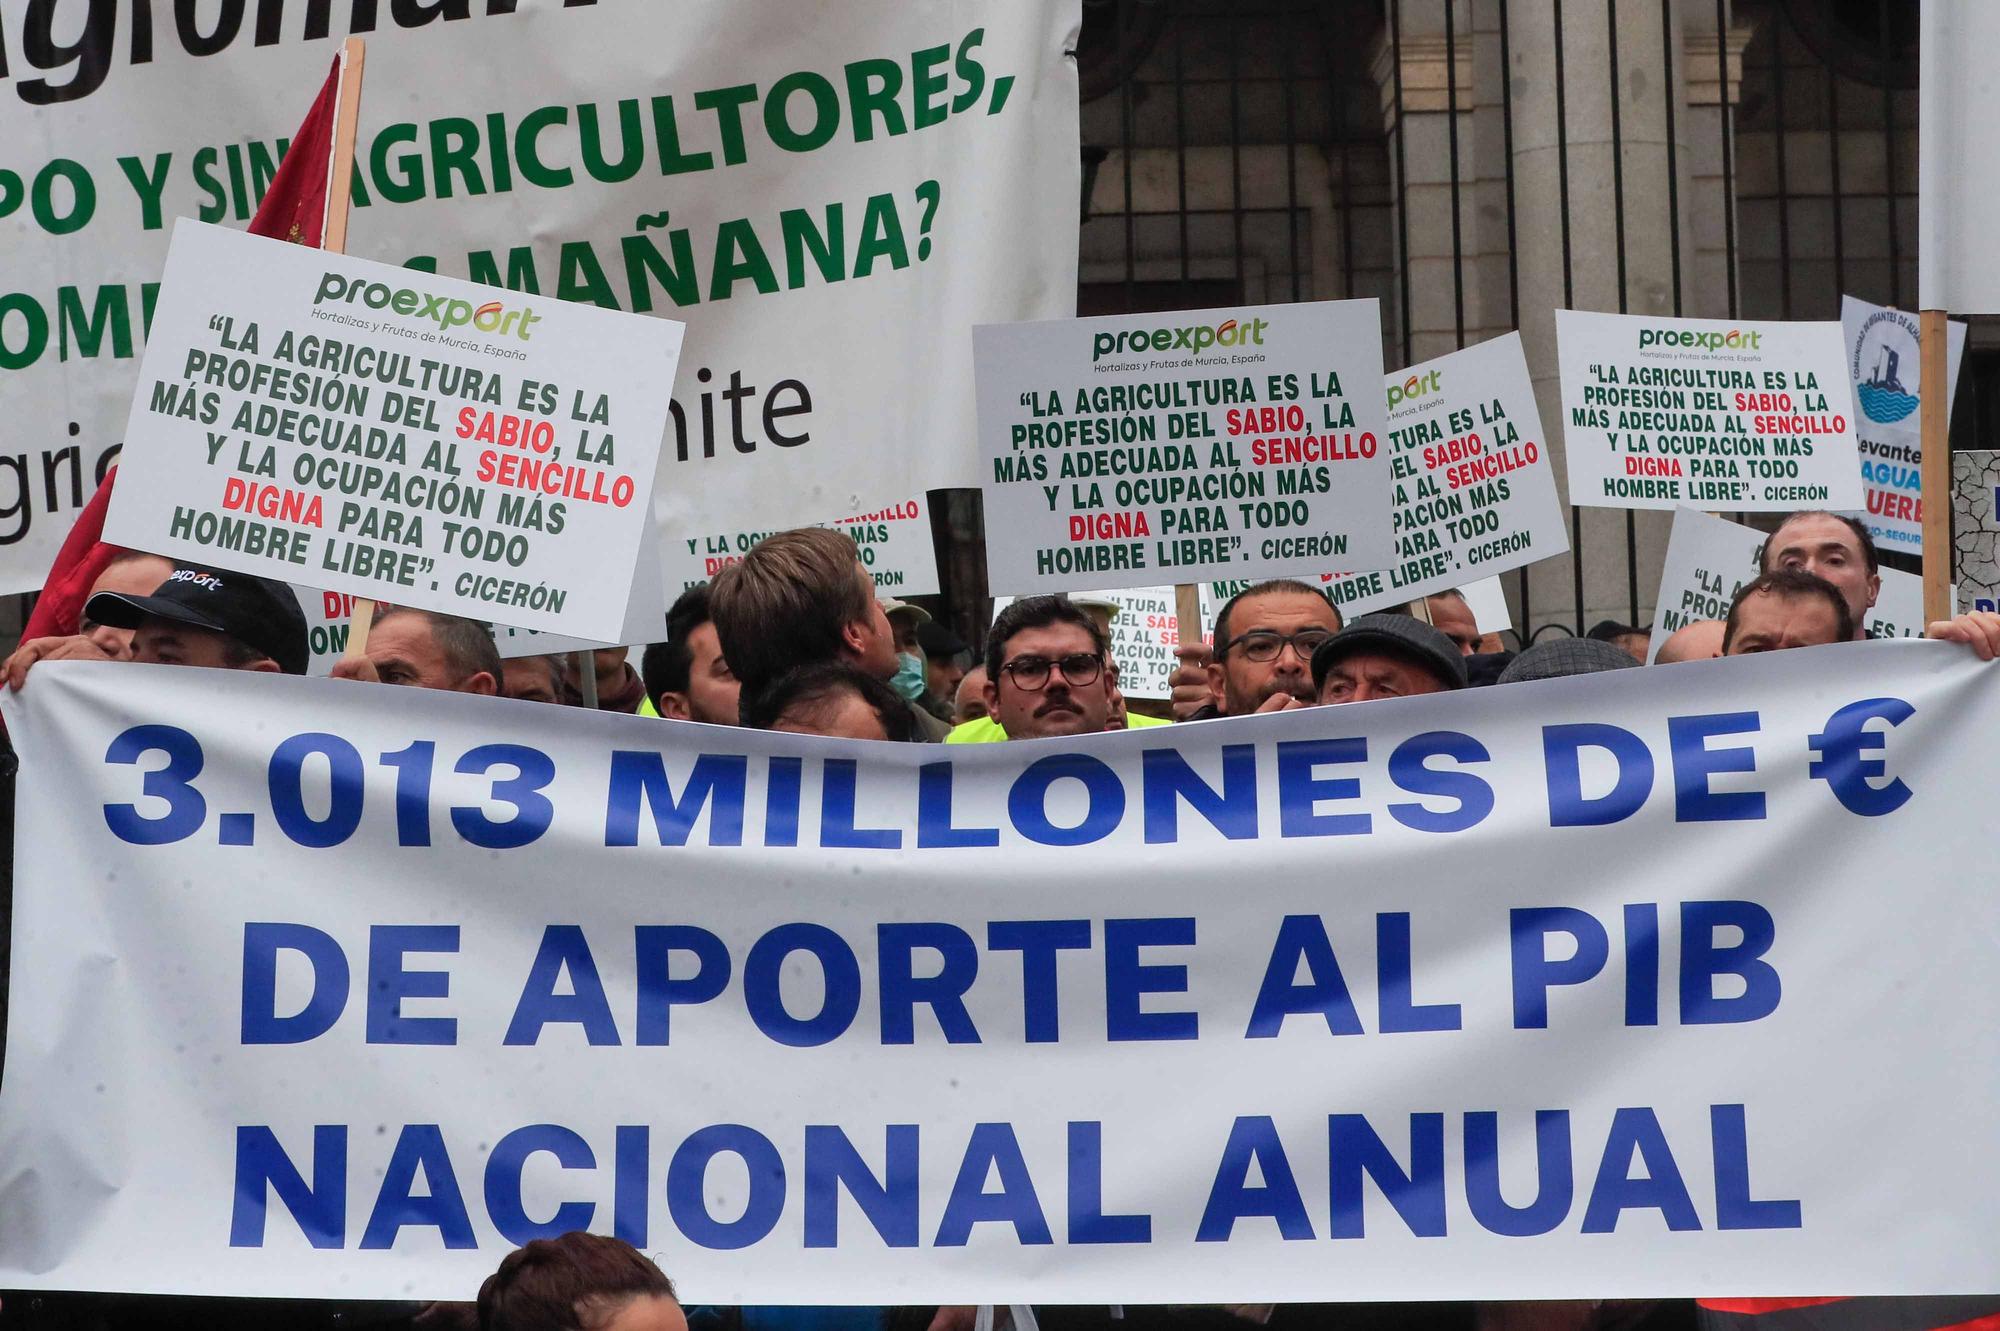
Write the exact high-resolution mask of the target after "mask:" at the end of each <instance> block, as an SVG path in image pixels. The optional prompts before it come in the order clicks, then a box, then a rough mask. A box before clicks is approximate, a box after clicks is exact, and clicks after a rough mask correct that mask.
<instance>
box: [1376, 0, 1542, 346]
mask: <svg viewBox="0 0 2000 1331" xmlns="http://www.w3.org/2000/svg"><path fill="white" fill-rule="evenodd" d="M1473 10H1474V5H1473V4H1472V0H1401V3H1399V4H1398V5H1396V6H1394V7H1393V9H1392V14H1393V16H1394V17H1395V18H1396V19H1398V20H1399V25H1398V27H1397V29H1396V30H1395V31H1394V32H1392V31H1390V29H1389V28H1388V26H1387V25H1386V24H1385V25H1384V29H1383V32H1382V35H1381V37H1380V39H1379V40H1378V41H1377V43H1376V46H1375V52H1374V57H1373V59H1372V61H1371V72H1372V73H1373V75H1374V78H1375V84H1376V88H1377V90H1378V92H1379V94H1380V97H1381V106H1382V130H1383V133H1384V135H1385V136H1386V137H1387V142H1388V148H1389V171H1390V178H1391V187H1392V197H1393V199H1394V200H1395V211H1394V212H1393V213H1392V219H1394V220H1392V226H1395V227H1396V228H1397V231H1398V234H1399V237H1400V240H1401V243H1402V244H1404V245H1406V246H1407V250H1406V252H1403V253H1399V254H1398V255H1397V262H1398V264H1399V265H1400V266H1401V267H1402V268H1403V269H1404V270H1405V271H1407V273H1408V274H1409V308H1408V309H1402V308H1400V305H1401V302H1400V299H1398V300H1396V301H1391V302H1387V303H1385V305H1384V307H1383V312H1382V313H1383V324H1384V334H1385V340H1386V341H1387V343H1388V348H1387V350H1388V363H1389V365H1390V367H1391V368H1392V369H1393V368H1400V366H1401V365H1402V364H1403V363H1404V357H1403V356H1402V346H1403V340H1402V329H1403V321H1404V320H1407V321H1408V323H1409V328H1410V339H1409V343H1410V353H1409V356H1408V360H1409V361H1410V362H1416V361H1424V360H1429V359H1430V358H1432V357H1433V356H1441V355H1443V354H1444V353H1445V352H1448V351H1455V350H1457V348H1458V346H1459V322H1460V303H1461V299H1462V301H1463V319H1464V328H1465V341H1466V342H1467V343H1471V342H1476V341H1479V340H1480V338H1481V337H1484V336H1491V334H1492V332H1494V331H1504V328H1505V320H1506V317H1507V313H1508V311H1507V308H1506V306H1505V304H1504V298H1505V294H1506V293H1505V290H1504V288H1503V290H1502V291H1501V293H1500V294H1501V296H1502V300H1503V303H1502V304H1501V305H1500V307H1499V308H1498V310H1494V309H1491V308H1489V306H1490V305H1491V300H1490V296H1491V294H1492V293H1491V291H1490V289H1489V287H1488V286H1487V285H1486V284H1483V283H1481V281H1480V280H1479V277H1480V262H1479V255H1480V248H1481V235H1480V221H1481V216H1482V209H1481V207H1480V203H1481V200H1482V198H1484V197H1486V196H1487V195H1490V193H1491V190H1490V186H1491V184H1492V183H1493V182H1492V181H1491V180H1487V181H1484V182H1482V179H1481V173H1480V170H1479V163H1478V161H1477V153H1476V148H1477V142H1478V141H1477V138H1476V135H1475V128H1476V124H1475V122H1476V114H1475V107H1476V105H1477V100H1478V89H1477V87H1476V86H1475V81H1474V75H1475V70H1476V68H1477V62H1476V61H1475V59H1474V55H1475V52H1476V50H1477V49H1478V45H1479V41H1478V33H1477V31H1476V30H1475V25H1474V14H1473ZM1447 13H1448V14H1449V16H1450V21H1449V23H1447V21H1446V16H1447ZM1399 76H1400V77H1399ZM1454 132H1455V133H1456V135H1457V139H1456V147H1457V153H1456V162H1457V172H1456V184H1457V188H1456V192H1454V189H1453V181H1454V173H1453V161H1454V154H1453V151H1452V149H1453V134H1454ZM1399 141H1400V154H1399ZM1399 156H1400V160H1399ZM1488 165H1489V167H1490V165H1491V164H1490V163H1489V164H1488ZM1399 172H1400V174H1398V173H1399ZM1489 174H1490V171H1489ZM1503 188H1504V182H1503ZM1454 208H1456V220H1457V224H1458V231H1457V237H1456V243H1454V236H1453V220H1454ZM1496 321H1497V324H1498V327H1497V328H1496Z"/></svg>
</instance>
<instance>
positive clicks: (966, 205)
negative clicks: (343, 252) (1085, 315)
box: [0, 0, 1081, 592]
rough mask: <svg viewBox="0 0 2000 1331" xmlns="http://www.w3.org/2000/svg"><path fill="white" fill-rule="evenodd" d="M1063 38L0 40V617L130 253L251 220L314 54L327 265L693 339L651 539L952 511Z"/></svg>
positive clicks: (87, 397)
mask: <svg viewBox="0 0 2000 1331" xmlns="http://www.w3.org/2000/svg"><path fill="white" fill-rule="evenodd" d="M155 9H157V10H158V11H159V16H158V17H157V18H154V19H152V20H151V21H142V19H144V18H145V17H146V16H147V15H150V14H151V12H152V10H155ZM169 9H171V10H173V11H174V12H173V13H172V14H171V15H169V14H168V12H167V11H168V10H169ZM197 10H199V13H198V14H197ZM1080 22H1081V14H1080V5H1079V4H1078V0H1004V2H1003V0H964V2H963V3H954V4H951V5H909V4H904V3H900V2H898V0H860V2H856V3H848V4H842V5H838V6H825V5H819V6H801V5H800V4H799V3H797V0H680V2H679V3H675V4H650V3H644V0H622V2H620V3H612V2H611V0H602V2H600V3H593V4H578V3H558V0H518V3H515V2H514V0H485V2H484V3H479V4H474V3H470V2H469V0H455V2H454V3H450V4H441V3H422V4H416V3H403V0H397V3H395V4H393V5H389V4H378V3H377V2H376V0H339V2H338V3H331V4H329V3H322V2H321V0H313V2H312V3H303V0H300V2H296V3H291V4H286V3H283V2H282V0H259V3H258V4H256V5H252V6H246V5H243V4H240V3H235V0H231V3H228V4H219V5H206V6H194V5H187V4H183V5H178V6H167V5H161V4H158V3H154V4H152V5H150V6H147V7H142V8H139V9H136V10H135V9H134V7H132V6H127V5H113V4H83V5H79V4H40V3H37V4H27V5H22V4H14V3H8V4H5V5H0V53H4V54H5V59H0V107H4V109H0V125H4V126H5V127H6V133H5V136H4V137H5V140H6V143H7V148H6V154H7V157H6V160H5V162H4V163H0V170H4V174H3V175H0V182H3V183H4V186H5V187H4V188H0V274H4V277H0V375H5V376H6V378H7V387H8V422H9V431H8V441H7V443H6V445H5V446H4V447H0V592H8V591H24V590H29V589H32V588H35V587H39V586H40V585H41V582H42V579H43V576H44V575H45V574H46V573H47V571H48V567H49V563H50V560H51V559H52V558H53V557H54V554H55V551H56V548H57V546H58V545H59V544H60V543H61V540H62V536H63V534H64V532H65V530H66V529H67V528H68V526H69V523H70V521H71V520H72V518H73V517H74V515H75V512H76V510H77V509H79V508H80V507H81V506H82V505H83V503H84V501H85V500H87V499H88V498H89V496H90V493H91V490H92V488H93V486H94V476H93V473H94V472H101V471H102V469H103V467H104V465H105V464H106V461H107V458H108V457H110V456H115V450H116V448H117V445H118V442H119V439H120V438H121V431H122V430H123V428H124V425H125V419H126V414H125V413H126V407H127V404H128V403H129V402H130V400H131V395H132V371H133V363H132V361H131V357H132V356H133V355H134V354H135V351H136V350H137V348H138V346H139V344H140V343H141V341H142V340H143V337H144V330H145V324H146V322H147V316H148V314H149V313H150V310H151V302H152V293H153V290H154V288H155V285H156V284H157V283H158V281H159V277H160V266H161V264H162V262H163V260H164V259H165V256H166V230H165V228H166V227H167V226H168V225H169V224H170V223H171V222H172V220H173V219H174V218H175V217H177V216H183V215H189V216H195V215H198V216H199V217H201V219H202V220H204V221H211V222H225V223H229V224H234V225H239V226H240V225H241V224H242V223H243V222H244V221H246V220H247V219H248V218H249V217H250V215H251V213H252V212H253V210H254V209H255V206H256V203H257V200H258V198H259V196H260V195H261V193H262V191H263V189H264V187H265V186H266V184H268V182H269V181H270V179H271V176H272V174H273V172H275V170H276V169H277V163H278V159H279V156H280V154H281V152H282V151H283V149H284V146H285V143H286V139H287V137H288V136H290V135H291V134H292V133H293V132H294V131H295V129H296V128H297V126H298V124H299V121H300V118H301V116H303V115H304V113H305V111H306V109H307V104H308V102H309V101H310V99H311V94H312V90H313V89H315V88H317V87H319V86H320V83H321V81H322V80H323V79H324V78H325V77H326V73H327V67H328V64H329V62H330V61H331V60H332V58H333V55H334V53H335V51H336V49H337V48H338V46H339V44H340V41H341V38H342V37H343V36H344V35H346V33H347V32H348V31H350V30H351V31H353V32H356V33H360V34H364V35H365V36H366V38H367V41H368V73H367V82H366V92H365V95H364V97H363V99H362V104H361V118H360V135H361V137H360V143H359V145H358V150H357V152H356V157H355V187H354V212H353V215H352V221H351V229H350V232H349V236H348V247H349V251H350V252H351V253H354V254H359V255H364V256H367V257H369V258H374V259H381V260H386V261H389V262H393V263H398V264H409V265H411V266H415V267H431V268H434V269H435V270H436V271H437V272H440V273H445V274H450V275H452V276H457V277H467V278H470V279H472V280H474V281H479V282H488V283H492V284H495V285H502V286H507V287H510V288H513V289H514V290H516V291H519V292H523V293H529V294H539V295H541V296H542V297H543V298H545V299H549V298H553V299H561V300H573V301H584V302H589V303H594V304H600V305H605V306H609V307H613V308H617V309H623V310H629V311H633V312H635V313H646V314H656V315H666V316H667V317H669V318H674V319H680V320H684V321H686V322H687V323H688V324H689V326H690V327H691V328H692V329H693V337H694V340H693V342H692V343H691V346H692V347H693V348H694V349H695V351H696V352H698V354H691V355H690V356H689V358H688V359H687V360H686V362H685V363H684V364H683V365H682V367H681V373H680V375H679V377H678V380H677V381H676V382H675V383H674V400H675V408H674V413H673V420H672V427H671V430H670V431H669V437H668V439H667V443H666V448H665V454H664V456H663V459H662V463H661V466H660V472H659V485H658V491H659V497H660V504H661V516H662V517H663V518H664V519H665V520H666V527H665V529H664V532H663V534H664V535H665V536H667V537H668V538H669V539H672V538H674V537H676V536H678V535H681V534H682V529H683V528H687V529H689V530H700V531H707V530H712V529H717V528H718V526H719V525H728V524H739V525H745V526H758V527H767V528H777V527H786V526H794V525H797V524H799V523H801V522H808V521H820V520H824V519H826V518H827V517H829V516H839V515H843V514H849V513H860V512H865V511H868V510H869V509H871V508H875V507H879V506H881V505H882V504H883V503H884V502H887V501H888V500H889V498H890V497H891V496H897V495H902V494H907V493H911V492H917V493H921V492H923V491H925V490H927V489H931V488H935V487H939V486H953V485H955V486H963V485H972V484H975V483H976V482H975V479H974V477H975V473H976V469H977V466H978V453H977V449H976V446H975V443H974V435H973V428H974V425H973V410H972V348H971V344H970V341H969V339H968V338H967V337H966V336H965V330H967V329H968V328H970V327H971V326H972V325H973V324H975V323H986V322H993V321H996V320H1007V319H1047V318H1057V317H1062V316H1065V315H1069V314H1072V313H1074V312H1075V308H1076V306H1075V300H1076V247H1077V223H1076V216H1077V214H1076V200H1077V182H1078V176H1079V161H1078V157H1077V75H1076V60H1075V56H1074V55H1073V54H1072V53H1073V52H1074V51H1075V49H1076V43H1077V32H1078V28H1079V25H1080ZM17 184H18V187H17ZM493 294H495V295H498V294H499V293H493ZM505 299H506V298H505V297H503V301H504V300H505ZM620 443H621V445H622V444H623V443H624V437H623V436H622V435H621V436H620Z"/></svg>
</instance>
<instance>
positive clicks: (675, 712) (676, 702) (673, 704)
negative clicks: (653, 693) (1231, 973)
mask: <svg viewBox="0 0 2000 1331" xmlns="http://www.w3.org/2000/svg"><path fill="white" fill-rule="evenodd" d="M653 710H655V711H657V712H658V713H659V714H660V715H661V716H664V717H665V718H667V719H668V720H669V721H692V720H694V708H693V707H692V706H691V705H690V704H689V702H688V696H687V695H686V694H685V693H662V694H661V695H660V696H659V697H657V698H655V699H654V700H653Z"/></svg>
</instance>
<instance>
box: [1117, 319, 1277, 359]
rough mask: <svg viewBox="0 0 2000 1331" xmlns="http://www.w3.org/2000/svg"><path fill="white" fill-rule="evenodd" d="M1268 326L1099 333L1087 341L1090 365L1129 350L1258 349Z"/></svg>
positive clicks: (1233, 323) (1227, 324) (1231, 322)
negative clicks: (1089, 342) (1089, 341)
mask: <svg viewBox="0 0 2000 1331" xmlns="http://www.w3.org/2000/svg"><path fill="white" fill-rule="evenodd" d="M1270 326H1271V325H1270V323H1269V322H1268V321H1267V320H1264V319H1251V320H1249V321H1247V322H1239V321H1238V320H1235V319H1224V320H1223V321H1222V322H1221V323H1219V324H1187V325H1184V326H1183V327H1180V328H1127V329H1125V330H1123V331H1122V332H1117V333H1099V334H1097V336H1096V337H1095V338H1094V339H1093V340H1092V341H1091V344H1090V360H1091V363H1092V364H1093V365H1094V364H1096V363H1097V362H1098V361H1100V360H1102V359H1103V358H1104V357H1106V356H1116V355H1123V354H1125V353H1127V352H1133V351H1173V350H1182V351H1190V352H1193V353H1194V354H1195V355H1200V354H1201V353H1202V352H1204V351H1206V350H1208V349H1209V348H1210V347H1261V346H1263V345H1264V330H1265V329H1266V328H1269V327H1270Z"/></svg>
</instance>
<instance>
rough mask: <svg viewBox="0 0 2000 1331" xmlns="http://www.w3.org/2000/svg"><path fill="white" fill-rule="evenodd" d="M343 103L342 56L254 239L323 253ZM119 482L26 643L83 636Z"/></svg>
mask: <svg viewBox="0 0 2000 1331" xmlns="http://www.w3.org/2000/svg"><path fill="white" fill-rule="evenodd" d="M339 103H340V57H338V56H336V57H334V61H333V69H332V71H331V72H329V73H328V74H327V76H326V82H325V83H323V84H321V85H320V90H319V96H318V97H315V98H314V99H313V104H312V110H310V111H308V112H306V118H305V120H304V121H303V122H302V123H301V124H300V125H299V131H298V133H296V134H294V135H293V136H292V142H291V146H290V147H288V148H287V149H286V150H285V157H284V160H283V161H281V162H280V163H278V174H277V175H275V176H273V177H272V178H271V188H270V189H269V190H267V191H265V194H264V202H263V203H262V204H260V205H259V206H258V208H257V215H256V216H255V217H253V218H251V219H250V231H251V233H252V234H253V235H259V236H270V237H272V238H273V239H276V240H289V241H293V242H295V243H297V244H300V245H310V246H312V247H314V248H315V249H317V248H318V247H319V244H320V242H321V240H322V239H323V238H324V236H325V232H326V203H327V188H328V185H329V184H330V183H331V179H332V174H333V173H332V164H333V119H334V108H335V107H336V106H338V105H339ZM117 476H118V469H117V468H116V467H113V468H112V469H111V471H110V472H109V473H108V474H107V475H106V476H105V478H104V484H102V485H100V486H98V487H97V493H96V494H95V495H93V496H91V500H90V502H89V503H88V504H86V505H85V506H84V509H83V511H82V512H81V513H79V514H77V519H76V525H75V526H74V527H71V528H70V532H69V535H68V537H66V538H65V539H64V541H63V546H62V549H61V550H60V551H58V552H57V554H56V562H55V564H54V565H53V566H51V567H50V569H49V576H48V579H47V581H45V582H44V583H43V584H42V594H41V596H40V598H38V599H37V600H36V602H35V609H34V611H33V613H31V614H30V615H29V616H28V623H27V625H26V626H25V627H24V628H23V629H22V631H21V638H22V641H24V642H25V641H28V640H30V639H33V638H52V637H63V636H67V635H69V634H73V633H76V632H78V631H79V627H80V624H81V621H82V618H83V603H84V602H85V601H86V600H88V599H90V589H91V586H92V585H93V584H94V583H96V581H97V579H98V578H99V577H100V576H102V575H103V573H104V570H105V569H106V568H107V567H108V566H109V565H110V563H111V561H112V560H113V559H116V558H117V557H118V556H119V555H120V554H122V553H124V550H123V547H120V546H116V545H106V544H105V543H104V541H103V535H104V512H105V510H106V509H107V508H109V507H110V505H111V483H112V481H114V480H115V479H117Z"/></svg>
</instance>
